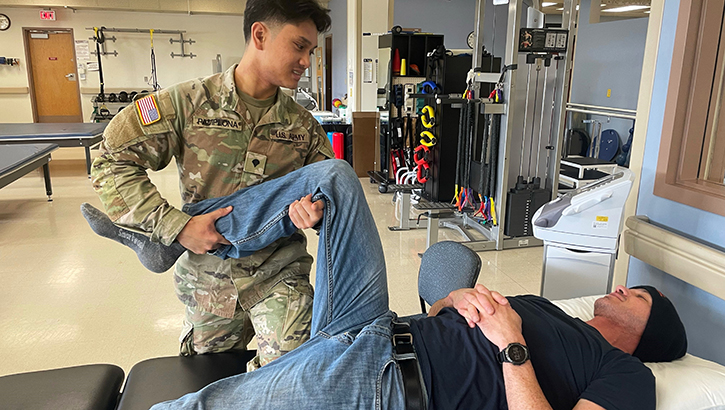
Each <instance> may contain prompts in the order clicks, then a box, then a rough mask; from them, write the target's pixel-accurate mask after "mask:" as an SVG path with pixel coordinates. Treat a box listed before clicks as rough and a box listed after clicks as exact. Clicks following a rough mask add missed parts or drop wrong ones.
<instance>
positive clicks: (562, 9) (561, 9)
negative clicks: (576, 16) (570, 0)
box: [556, 7, 564, 11]
mask: <svg viewBox="0 0 725 410" xmlns="http://www.w3.org/2000/svg"><path fill="white" fill-rule="evenodd" d="M556 11H564V7H562V8H560V9H556Z"/></svg>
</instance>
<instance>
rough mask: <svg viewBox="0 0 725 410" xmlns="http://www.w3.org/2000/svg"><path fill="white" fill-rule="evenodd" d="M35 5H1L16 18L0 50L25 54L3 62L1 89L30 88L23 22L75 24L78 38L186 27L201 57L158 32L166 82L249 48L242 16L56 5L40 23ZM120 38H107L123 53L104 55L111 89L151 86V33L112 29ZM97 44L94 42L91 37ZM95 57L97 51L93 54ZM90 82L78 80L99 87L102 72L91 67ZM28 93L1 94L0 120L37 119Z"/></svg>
mask: <svg viewBox="0 0 725 410" xmlns="http://www.w3.org/2000/svg"><path fill="white" fill-rule="evenodd" d="M38 10H39V9H35V8H11V7H2V8H0V12H1V13H4V14H7V15H8V16H9V17H10V19H11V20H12V25H11V27H10V29H9V30H7V31H4V32H0V45H2V47H0V55H2V56H6V57H16V58H20V66H19V67H6V66H2V67H0V88H4V87H28V75H27V69H26V68H27V65H26V59H25V50H24V44H23V37H22V32H23V30H22V29H23V27H33V28H53V27H58V28H71V29H73V33H74V37H75V39H76V40H81V39H88V38H89V37H91V36H92V31H90V30H85V28H86V27H93V26H106V27H118V28H143V29H148V28H154V29H166V30H186V34H185V36H186V38H190V39H192V40H194V41H196V43H194V44H192V45H190V46H189V45H187V50H188V51H187V52H193V53H194V54H196V55H197V57H195V58H193V59H189V58H179V57H176V58H173V59H172V58H171V56H170V54H171V52H172V51H173V52H175V53H180V51H181V49H180V46H179V44H178V43H176V44H173V45H172V44H170V43H169V38H171V37H170V36H169V35H161V34H155V35H154V46H155V53H156V67H157V74H158V82H159V84H160V85H161V86H162V87H166V86H170V85H172V84H175V83H178V82H181V81H184V80H188V79H190V78H194V77H202V76H207V75H209V74H211V73H212V63H211V60H213V59H214V58H216V55H217V54H221V55H222V63H223V68H224V69H226V68H227V67H229V66H230V65H232V64H235V63H237V62H239V60H240V59H241V57H242V54H243V53H244V34H243V24H242V23H243V17H241V16H219V15H186V14H170V13H150V12H118V11H113V12H112V11H83V10H79V11H77V12H76V13H73V12H72V11H70V10H64V9H57V10H56V12H57V13H56V14H57V21H55V22H41V21H40V18H39V16H38ZM112 35H115V36H116V37H117V38H118V41H116V43H113V42H110V41H109V42H107V49H108V50H109V51H110V50H117V51H118V53H119V55H118V57H113V56H107V57H103V62H102V63H103V75H104V80H105V86H106V88H107V89H129V90H130V89H137V90H141V89H151V87H150V86H149V85H147V84H145V83H144V81H143V77H144V76H150V73H151V62H150V41H149V36H148V34H127V33H115V34H114V33H108V34H107V36H108V37H110V36H112ZM89 45H90V46H91V48H94V44H93V42H92V41H89ZM91 58H92V59H95V56H91ZM86 78H87V79H86V80H85V81H79V85H80V87H81V88H82V89H85V88H89V87H90V88H93V90H94V91H92V92H94V93H95V92H97V90H98V87H99V81H98V73H96V72H88V73H87V77H86ZM91 98H92V95H91V94H83V95H81V99H82V101H83V119H84V120H85V121H88V120H89V119H90V115H91V112H92V106H91V103H90V100H91ZM32 120H33V117H32V111H31V105H30V95H29V94H24V95H23V94H21V95H17V94H0V123H3V122H32Z"/></svg>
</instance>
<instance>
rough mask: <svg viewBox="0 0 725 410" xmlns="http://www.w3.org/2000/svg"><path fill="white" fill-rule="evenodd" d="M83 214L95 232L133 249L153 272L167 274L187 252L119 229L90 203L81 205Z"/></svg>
mask: <svg viewBox="0 0 725 410" xmlns="http://www.w3.org/2000/svg"><path fill="white" fill-rule="evenodd" d="M81 213H82V214H83V217H84V218H86V221H88V224H89V225H90V226H91V228H92V229H93V232H95V233H97V234H98V235H101V236H103V237H104V238H108V239H113V240H114V241H116V242H118V243H120V244H122V245H126V246H128V247H129V248H131V249H133V251H134V252H136V255H138V259H139V260H140V261H141V263H142V264H143V266H145V267H146V268H147V269H148V270H150V271H152V272H156V273H163V272H166V271H167V270H169V269H170V268H171V267H172V266H174V264H175V263H176V260H177V259H179V257H180V256H181V255H182V254H183V253H184V252H186V248H184V247H183V246H181V244H180V243H178V242H176V241H174V243H172V244H171V246H166V245H164V244H161V243H156V242H151V239H149V238H148V237H147V236H146V235H142V234H140V233H136V232H133V231H129V230H127V229H123V228H119V227H118V226H116V225H114V224H113V222H111V219H110V218H109V217H108V216H107V215H106V214H105V213H103V212H101V211H100V210H98V209H97V208H94V207H93V205H91V204H89V203H83V204H82V205H81Z"/></svg>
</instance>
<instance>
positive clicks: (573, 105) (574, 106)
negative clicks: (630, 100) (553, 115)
mask: <svg viewBox="0 0 725 410" xmlns="http://www.w3.org/2000/svg"><path fill="white" fill-rule="evenodd" d="M566 106H567V108H568V107H573V108H588V109H593V110H603V111H619V112H623V113H625V114H637V110H630V109H626V108H615V107H604V106H601V105H587V104H577V103H567V104H566Z"/></svg>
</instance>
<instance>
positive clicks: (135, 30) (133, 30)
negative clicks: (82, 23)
mask: <svg viewBox="0 0 725 410" xmlns="http://www.w3.org/2000/svg"><path fill="white" fill-rule="evenodd" d="M86 30H93V27H86ZM151 30H154V34H182V33H186V30H157V29H150V28H114V27H111V28H108V27H107V28H104V29H103V31H108V32H109V33H149V32H150V31H151Z"/></svg>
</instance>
